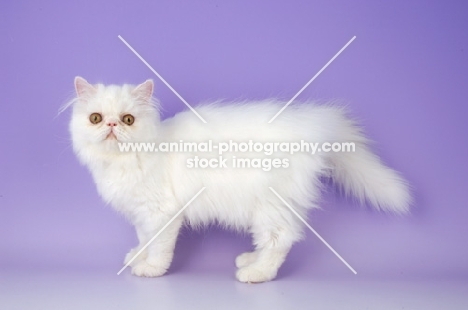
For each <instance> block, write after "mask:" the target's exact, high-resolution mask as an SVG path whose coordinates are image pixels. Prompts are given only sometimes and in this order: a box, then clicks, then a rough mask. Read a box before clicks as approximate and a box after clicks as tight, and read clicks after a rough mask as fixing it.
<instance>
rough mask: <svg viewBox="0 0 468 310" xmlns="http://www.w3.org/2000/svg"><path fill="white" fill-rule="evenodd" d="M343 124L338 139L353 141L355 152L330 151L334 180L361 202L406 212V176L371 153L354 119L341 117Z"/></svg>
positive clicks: (399, 212) (388, 209) (391, 210)
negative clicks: (331, 152) (403, 176)
mask: <svg viewBox="0 0 468 310" xmlns="http://www.w3.org/2000/svg"><path fill="white" fill-rule="evenodd" d="M342 124H345V126H344V128H341V129H342V130H339V132H340V133H341V139H344V140H347V141H350V142H351V141H353V142H355V152H348V153H345V152H340V153H334V154H333V155H332V157H331V159H332V166H333V167H332V171H333V173H332V177H333V179H334V181H335V182H336V183H338V184H339V185H340V186H341V187H342V188H343V189H344V191H345V193H346V194H349V195H352V196H354V197H356V198H357V199H358V200H359V201H360V202H364V201H368V202H370V203H371V204H372V205H373V206H374V207H375V208H377V209H379V210H382V211H389V212H394V213H398V214H404V213H407V212H408V211H409V206H410V203H411V200H412V199H411V194H410V190H409V186H408V183H407V182H406V180H405V179H403V178H402V177H401V175H400V174H399V173H398V172H396V171H395V170H393V169H390V168H389V167H387V166H385V165H384V164H383V163H382V162H381V160H380V158H379V157H378V156H377V155H375V154H373V153H372V151H371V150H370V149H369V147H368V146H367V144H368V143H367V140H366V138H365V137H364V136H363V134H362V132H361V131H360V129H359V127H358V126H356V125H355V124H354V122H352V121H350V120H349V119H347V118H344V119H343V122H342ZM341 139H340V140H341Z"/></svg>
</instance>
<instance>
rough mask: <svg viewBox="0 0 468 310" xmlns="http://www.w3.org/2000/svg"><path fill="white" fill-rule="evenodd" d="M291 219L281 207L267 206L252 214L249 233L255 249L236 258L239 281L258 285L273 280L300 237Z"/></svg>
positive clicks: (297, 228) (292, 216)
mask: <svg viewBox="0 0 468 310" xmlns="http://www.w3.org/2000/svg"><path fill="white" fill-rule="evenodd" d="M266 211H267V212H266ZM294 217H295V215H294V214H292V213H291V212H290V211H289V210H287V209H285V208H284V207H282V206H268V208H265V209H263V212H262V209H260V210H259V211H258V212H257V213H256V214H255V216H254V218H253V224H252V226H251V233H252V236H253V240H254V244H255V248H256V249H255V251H254V252H247V253H243V254H241V255H239V256H238V257H237V259H236V266H237V267H238V268H239V269H238V270H237V273H236V277H237V279H238V280H239V281H240V282H247V283H259V282H265V281H270V280H273V279H274V278H275V277H276V275H277V273H278V269H279V268H280V267H281V265H282V264H283V262H284V260H285V259H286V256H287V254H288V252H289V250H290V249H291V246H292V245H293V244H294V243H295V242H296V241H297V240H299V239H300V238H301V230H302V226H301V224H300V223H299V222H298V220H297V219H296V218H294Z"/></svg>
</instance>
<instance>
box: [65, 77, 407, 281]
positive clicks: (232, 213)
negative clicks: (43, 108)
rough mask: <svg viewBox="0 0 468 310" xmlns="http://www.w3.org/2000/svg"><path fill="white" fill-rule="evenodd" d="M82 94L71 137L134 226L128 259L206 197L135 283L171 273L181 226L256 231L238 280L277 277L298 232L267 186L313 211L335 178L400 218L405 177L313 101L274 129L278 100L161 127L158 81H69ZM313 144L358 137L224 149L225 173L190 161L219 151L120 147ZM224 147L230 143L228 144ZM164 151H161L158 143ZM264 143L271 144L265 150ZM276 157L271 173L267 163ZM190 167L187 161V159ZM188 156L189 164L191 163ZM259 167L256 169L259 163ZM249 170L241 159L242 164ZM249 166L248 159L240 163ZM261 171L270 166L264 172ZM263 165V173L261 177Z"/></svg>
mask: <svg viewBox="0 0 468 310" xmlns="http://www.w3.org/2000/svg"><path fill="white" fill-rule="evenodd" d="M75 89H76V93H77V96H76V98H75V99H74V100H73V101H72V102H70V103H69V105H72V106H73V114H72V119H71V124H70V131H71V135H72V140H73V148H74V151H75V153H76V155H77V156H78V158H79V160H80V161H81V163H83V164H84V165H86V166H87V167H88V168H89V170H90V171H91V173H92V175H93V178H94V181H95V183H96V186H97V190H98V192H99V194H100V195H101V196H102V198H103V199H104V200H105V201H106V202H107V203H109V204H110V205H112V206H113V207H114V208H115V209H116V210H117V211H119V212H121V213H122V214H124V215H125V216H126V217H127V218H128V219H129V220H130V221H131V223H132V224H133V225H134V226H135V228H136V232H137V235H138V239H139V245H138V246H137V247H135V248H134V249H133V250H131V251H130V252H129V253H128V254H127V256H126V258H125V263H128V262H129V261H130V260H131V259H132V258H133V257H134V256H135V254H136V253H137V252H138V251H139V250H140V249H142V248H143V246H144V245H145V244H146V243H147V242H148V241H149V240H150V239H151V238H152V237H153V236H155V234H156V233H157V232H159V231H160V230H161V228H162V227H163V226H164V225H165V224H167V223H168V222H169V220H170V219H171V218H173V217H174V215H175V214H176V213H177V212H178V211H180V210H181V209H182V207H183V206H184V205H186V204H187V202H189V201H190V200H191V199H192V198H193V197H194V195H195V194H196V193H198V192H199V191H200V190H201V189H202V188H205V190H204V191H203V192H202V193H201V194H200V195H199V196H198V197H197V198H196V199H194V200H193V202H192V203H191V204H190V205H189V206H188V207H187V208H186V209H185V210H184V212H183V213H182V214H181V215H180V216H178V217H177V218H176V219H175V220H174V221H173V222H172V223H171V224H170V225H169V226H168V227H167V228H166V229H165V230H164V231H163V232H162V233H161V234H160V235H159V236H158V237H157V238H156V239H155V240H154V241H153V242H152V243H151V244H150V245H149V246H148V247H147V248H146V249H145V250H144V251H143V252H142V253H141V254H140V255H139V256H138V257H136V259H135V260H133V261H132V262H131V264H130V266H131V268H132V273H133V274H134V275H137V276H146V277H157V276H162V275H163V274H164V273H166V271H167V270H168V268H169V266H170V264H171V261H172V257H173V251H174V246H175V243H176V239H177V235H178V232H179V229H180V227H181V225H183V224H184V223H185V224H188V225H191V226H193V225H196V226H199V225H204V224H208V223H213V222H214V223H218V224H220V225H222V226H225V227H229V228H233V229H236V230H244V231H247V232H249V233H250V234H251V235H252V238H253V243H254V246H255V250H254V251H253V252H246V253H243V254H240V255H239V256H238V257H237V258H236V260H235V263H236V266H237V268H238V270H237V273H236V277H237V279H238V280H239V281H241V282H264V281H269V280H272V279H273V278H275V276H276V274H277V272H278V269H279V267H280V266H281V264H282V263H283V262H284V260H285V258H286V255H287V254H288V252H289V250H290V249H291V246H292V245H293V244H294V243H295V242H296V241H298V240H299V239H300V238H301V236H302V233H303V229H304V226H303V224H302V223H301V222H300V220H299V218H298V217H297V216H296V215H294V214H293V213H292V212H291V210H290V209H289V208H288V207H287V206H286V205H285V204H284V203H283V202H282V201H281V200H280V199H279V198H278V197H277V196H276V195H275V194H274V193H273V192H272V191H271V190H270V188H272V189H274V190H275V191H276V192H277V193H278V194H279V195H280V196H281V197H282V198H283V199H284V200H285V201H286V202H287V203H288V204H289V205H290V206H292V207H293V208H294V209H295V210H296V211H297V213H298V214H299V215H301V216H303V217H307V210H308V209H312V208H316V207H317V201H318V198H319V194H320V191H321V182H320V179H321V178H322V177H324V176H325V177H330V178H332V179H333V180H334V182H335V183H336V184H338V186H339V187H340V188H342V189H343V190H344V192H345V193H346V194H350V195H353V196H354V197H356V198H357V199H358V200H360V201H361V202H365V201H368V202H369V203H370V204H372V205H373V206H374V207H375V208H377V209H380V210H384V211H390V212H395V213H400V214H402V213H405V212H407V211H408V208H409V204H410V200H411V197H410V194H409V191H408V186H407V183H406V182H405V180H404V179H403V178H402V177H401V176H400V175H399V174H398V173H397V172H395V171H394V170H392V169H390V168H388V167H386V166H384V165H383V164H382V163H381V161H380V160H379V158H378V157H377V156H376V155H374V154H373V153H372V152H371V151H370V150H369V148H368V146H367V145H366V144H367V140H366V138H365V137H364V136H363V134H362V132H361V130H360V128H359V127H358V126H357V125H356V124H355V123H354V122H353V121H352V120H351V119H350V118H348V117H347V116H346V113H345V111H344V109H343V108H340V107H335V106H331V105H327V106H324V105H314V104H313V103H303V104H293V105H291V106H289V107H288V108H287V109H285V110H284V112H282V113H281V114H280V115H279V116H278V117H277V118H276V119H275V120H274V121H273V122H272V123H268V121H269V120H270V119H271V118H272V117H273V116H274V115H275V114H276V113H277V112H278V111H279V110H280V109H281V107H282V106H283V105H284V104H285V103H284V102H279V101H274V100H265V101H252V102H240V103H230V104H221V103H212V104H208V105H201V106H198V107H196V111H197V112H198V113H199V115H201V116H202V117H203V118H204V119H205V120H206V121H207V123H206V124H205V123H203V122H202V121H201V120H200V119H199V118H198V117H197V116H196V115H195V114H194V113H193V112H192V111H190V110H187V111H184V112H181V113H179V114H177V115H176V116H174V117H172V118H169V119H166V120H164V121H161V120H160V117H159V112H158V102H157V101H156V100H154V99H153V97H152V94H153V82H152V81H151V80H147V81H146V82H144V83H142V84H140V85H138V86H132V85H123V86H117V85H108V86H105V85H102V84H97V85H91V84H89V83H88V82H87V81H86V80H85V79H83V78H81V77H76V78H75ZM181 140H182V141H184V142H185V141H186V142H197V143H203V142H207V141H209V140H212V143H213V145H217V143H222V142H226V143H228V142H229V143H231V144H232V143H234V142H235V143H241V142H245V143H247V142H249V141H250V140H251V141H253V142H256V143H257V142H260V143H270V146H271V143H276V145H278V144H279V143H292V142H299V141H307V142H314V143H326V142H330V143H335V142H353V143H354V144H355V152H340V153H338V152H316V153H315V154H313V155H312V154H310V152H309V153H306V152H296V153H295V154H291V153H290V152H288V151H287V150H286V151H284V150H279V149H276V150H274V151H272V153H271V154H266V153H262V152H243V153H241V152H240V151H238V152H236V150H229V151H227V152H225V153H223V154H222V157H223V158H224V160H225V161H226V162H227V163H228V164H226V165H225V166H224V167H218V168H205V169H203V168H201V167H198V168H197V167H195V166H194V165H193V164H194V161H193V158H195V156H199V158H207V159H215V160H217V159H220V158H219V154H218V153H217V150H216V151H214V152H212V153H206V152H201V151H200V149H199V150H198V152H196V151H193V150H192V152H137V151H135V152H132V151H128V152H121V151H120V148H119V144H122V143H128V142H133V143H154V144H155V145H158V144H161V143H169V142H177V143H179V142H181ZM230 141H231V142H230ZM161 145H162V144H161ZM265 145H266V144H265ZM234 156H236V158H240V157H242V158H244V159H254V158H257V162H256V163H257V166H255V163H254V161H252V166H251V167H250V168H249V167H244V168H235V167H233V164H231V163H232V162H233V161H234V160H235V159H236V158H235V157H234ZM268 158H270V160H271V159H273V158H278V160H277V161H276V165H273V166H274V167H273V168H272V167H271V165H269V166H268V167H270V168H271V169H268V167H267V166H265V163H267V164H268V163H270V164H271V162H269V161H268V160H267V161H265V159H268ZM191 160H192V161H191ZM190 161H191V163H192V166H189V165H188V163H189V162H190ZM259 163H260V164H261V166H260V167H259V166H258V164H259ZM244 164H245V163H244ZM246 165H247V164H246ZM265 167H266V168H267V169H265ZM265 170H269V171H265Z"/></svg>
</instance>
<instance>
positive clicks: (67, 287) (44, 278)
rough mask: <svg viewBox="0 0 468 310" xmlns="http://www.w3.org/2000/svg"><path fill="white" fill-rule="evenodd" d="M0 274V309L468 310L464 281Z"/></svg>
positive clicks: (56, 273)
mask: <svg viewBox="0 0 468 310" xmlns="http://www.w3.org/2000/svg"><path fill="white" fill-rule="evenodd" d="M0 277H1V278H0V309H127V310H128V309H259V310H261V309H268V310H271V309H360V310H362V309H392V310H394V309H424V310H430V309H448V310H452V309H468V283H467V282H466V281H447V280H446V281H434V280H432V281H406V282H401V281H385V282H382V281H371V280H363V279H361V278H357V277H356V278H354V279H352V280H350V279H347V280H337V279H336V280H331V279H328V280H324V279H315V280H312V281H310V280H308V281H298V280H292V279H287V278H283V279H280V280H277V281H273V282H270V283H264V284H242V283H239V282H237V281H235V280H234V279H233V277H230V276H228V275H226V274H216V275H215V274H208V275H207V274H201V273H200V274H196V273H190V274H186V273H182V272H181V273H174V274H170V275H167V276H165V277H161V278H156V279H144V278H137V277H133V276H131V275H130V274H129V272H125V273H123V274H122V275H120V276H117V275H116V274H110V273H106V274H104V273H99V272H92V271H84V272H83V271H82V272H62V273H60V272H24V273H18V272H2V274H1V275H0Z"/></svg>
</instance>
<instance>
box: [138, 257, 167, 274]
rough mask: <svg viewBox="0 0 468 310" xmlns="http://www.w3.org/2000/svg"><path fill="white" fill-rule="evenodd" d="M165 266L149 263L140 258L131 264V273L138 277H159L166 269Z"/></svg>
mask: <svg viewBox="0 0 468 310" xmlns="http://www.w3.org/2000/svg"><path fill="white" fill-rule="evenodd" d="M167 269H168V268H167V266H164V265H160V264H154V263H153V264H150V263H148V262H147V261H146V260H141V261H139V262H137V263H136V264H134V266H132V274H133V275H135V276H138V277H148V278H153V277H160V276H162V275H164V274H165V273H166V271H167Z"/></svg>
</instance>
